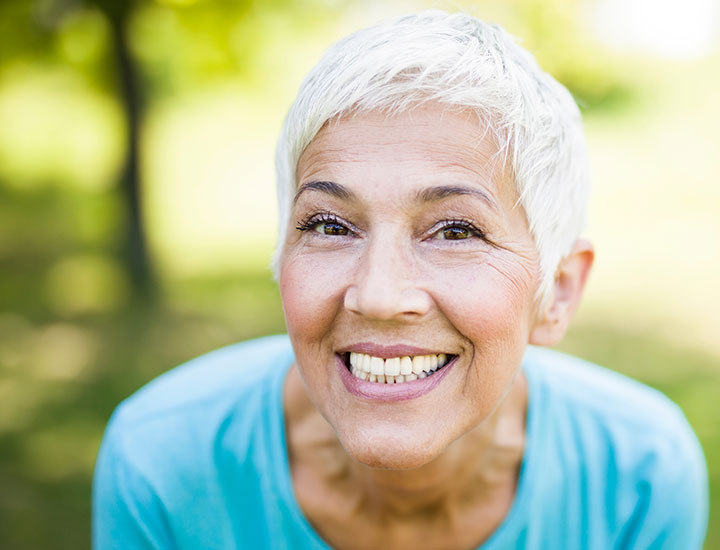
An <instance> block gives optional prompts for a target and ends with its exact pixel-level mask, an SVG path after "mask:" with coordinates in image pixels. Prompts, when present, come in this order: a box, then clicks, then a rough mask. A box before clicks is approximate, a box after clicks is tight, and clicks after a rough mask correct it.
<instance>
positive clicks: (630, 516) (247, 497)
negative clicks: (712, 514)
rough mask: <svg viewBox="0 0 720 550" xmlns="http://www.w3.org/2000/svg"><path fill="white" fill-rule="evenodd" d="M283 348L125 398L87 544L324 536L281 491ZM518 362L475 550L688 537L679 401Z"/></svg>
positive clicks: (698, 476)
mask: <svg viewBox="0 0 720 550" xmlns="http://www.w3.org/2000/svg"><path fill="white" fill-rule="evenodd" d="M293 361H294V356H293V351H292V348H291V346H290V342H289V340H288V338H287V337H286V336H273V337H269V338H263V339H260V340H255V341H251V342H245V343H241V344H236V345H233V346H230V347H227V348H223V349H220V350H217V351H215V352H212V353H209V354H207V355H204V356H202V357H199V358H197V359H195V360H193V361H190V362H189V363H187V364H185V365H183V366H181V367H178V368H176V369H174V370H172V371H170V372H168V373H166V374H164V375H162V376H160V377H159V378H157V379H156V380H155V381H153V382H151V383H150V384H148V385H147V386H146V387H145V388H143V389H142V390H140V391H139V392H137V393H136V394H135V395H133V396H132V397H130V398H129V399H127V400H126V401H125V402H123V403H122V404H121V405H120V406H119V407H118V409H117V411H116V412H115V414H114V415H113V418H112V420H111V422H110V425H109V427H108V429H107V431H106V434H105V437H104V440H103V443H102V446H101V449H100V454H99V456H98V460H97V465H96V470H95V480H94V486H93V546H94V548H95V549H96V550H105V549H110V548H118V549H133V550H139V549H143V548H179V549H192V550H197V549H232V548H248V549H263V548H268V549H273V550H279V549H283V548H288V549H305V548H308V549H327V548H329V546H328V545H327V543H325V542H324V541H323V540H322V538H321V537H320V536H319V535H318V534H317V532H316V531H315V530H314V529H313V527H312V525H310V523H309V522H308V520H307V519H306V518H305V517H304V516H303V513H302V510H301V509H300V507H299V506H298V503H297V501H296V499H295V495H294V493H293V488H292V481H291V477H290V468H289V463H288V457H287V450H286V443H285V431H284V419H283V404H282V391H283V382H284V379H285V375H286V373H287V370H288V368H289V366H290V365H291V364H292V362H293ZM523 369H524V372H525V374H526V376H527V380H528V388H529V404H528V418H527V439H526V447H525V451H524V457H523V463H522V467H521V471H520V478H519V482H518V487H517V492H516V494H515V498H514V501H513V504H512V506H511V508H510V511H509V512H508V514H507V516H506V517H505V519H504V521H503V523H502V524H501V525H500V526H499V527H498V528H497V530H496V531H495V532H494V533H493V534H492V536H491V537H490V538H489V539H488V540H487V541H485V543H484V544H483V545H482V546H481V547H480V548H481V549H482V550H508V549H513V550H515V549H539V550H546V549H579V550H588V549H598V550H608V549H641V548H642V549H645V548H653V549H654V548H663V549H673V550H675V549H683V550H695V549H698V548H701V546H702V541H703V538H704V536H705V530H706V527H707V512H708V495H707V471H706V467H705V462H704V458H703V455H702V451H701V449H700V446H699V444H698V441H697V439H696V437H695V435H694V434H693V432H692V430H691V429H690V427H689V426H688V423H687V421H686V420H685V418H684V416H683V414H682V412H681V411H680V410H679V409H678V407H677V406H675V405H674V404H673V403H672V402H670V401H669V400H668V399H667V398H666V397H664V396H663V395H662V394H660V393H659V392H657V391H655V390H653V389H650V388H647V387H645V386H643V385H642V384H640V383H638V382H635V381H632V380H630V379H628V378H625V377H623V376H621V375H619V374H616V373H613V372H611V371H608V370H605V369H603V368H601V367H598V366H595V365H592V364H589V363H587V362H585V361H581V360H579V359H576V358H573V357H569V356H567V355H563V354H561V353H558V352H555V351H550V350H545V349H537V348H532V347H530V348H528V351H527V353H526V355H525V359H524V361H523Z"/></svg>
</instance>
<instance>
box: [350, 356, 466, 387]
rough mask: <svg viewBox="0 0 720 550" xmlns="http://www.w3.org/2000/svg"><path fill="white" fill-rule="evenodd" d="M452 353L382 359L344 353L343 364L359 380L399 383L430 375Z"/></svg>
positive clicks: (446, 361)
mask: <svg viewBox="0 0 720 550" xmlns="http://www.w3.org/2000/svg"><path fill="white" fill-rule="evenodd" d="M454 357H455V356H454V355H449V354H445V353H438V354H428V355H414V356H408V355H406V356H403V357H390V358H386V359H383V358H381V357H375V356H373V355H368V354H366V353H359V352H350V353H346V354H344V357H343V359H344V361H345V366H346V367H347V368H348V370H349V371H350V372H351V373H352V375H353V376H355V377H356V378H359V379H360V380H365V381H368V382H375V383H379V384H401V383H404V382H412V381H413V380H419V379H422V378H426V377H428V376H432V375H433V374H435V373H436V372H437V371H438V370H440V369H442V368H443V367H444V366H445V365H447V364H448V363H449V362H450V361H452V359H453V358H454Z"/></svg>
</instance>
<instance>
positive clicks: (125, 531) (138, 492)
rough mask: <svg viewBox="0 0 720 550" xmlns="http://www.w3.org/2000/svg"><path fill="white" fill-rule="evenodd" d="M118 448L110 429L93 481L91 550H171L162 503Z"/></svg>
mask: <svg viewBox="0 0 720 550" xmlns="http://www.w3.org/2000/svg"><path fill="white" fill-rule="evenodd" d="M119 447H120V446H119V445H118V442H117V438H116V436H115V435H114V430H112V429H110V428H109V429H108V432H107V433H106V435H105V438H104V440H103V443H102V445H101V447H100V452H99V454H98V459H97V462H96V465H95V476H94V480H93V503H92V516H93V517H92V544H93V549H94V550H111V549H112V550H115V549H128V548H133V549H137V550H144V549H166V548H173V547H174V544H173V542H172V538H171V536H170V529H169V527H168V522H167V515H166V513H165V508H164V506H163V504H162V501H161V500H160V498H159V497H158V495H157V494H156V492H155V491H154V490H153V487H152V485H151V483H150V482H149V481H148V480H147V479H145V477H144V476H143V475H142V473H141V472H140V471H138V469H137V468H134V467H133V465H132V463H131V461H130V460H128V457H126V456H123V453H122V452H120V450H119Z"/></svg>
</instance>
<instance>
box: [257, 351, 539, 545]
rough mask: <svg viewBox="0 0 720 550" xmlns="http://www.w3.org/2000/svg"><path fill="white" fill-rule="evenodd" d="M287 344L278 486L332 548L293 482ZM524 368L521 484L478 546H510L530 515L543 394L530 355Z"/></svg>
mask: <svg viewBox="0 0 720 550" xmlns="http://www.w3.org/2000/svg"><path fill="white" fill-rule="evenodd" d="M288 346H289V348H290V349H289V350H288V351H287V354H286V355H284V356H283V357H282V358H281V362H282V368H280V369H278V370H277V375H276V376H275V380H274V384H273V386H274V387H273V388H272V394H273V395H272V396H271V399H272V401H273V403H272V404H271V410H272V416H273V418H272V419H271V422H272V423H273V428H274V430H273V432H274V433H275V434H277V437H276V441H275V442H273V445H277V447H276V448H277V449H280V452H279V453H271V456H278V455H279V461H280V463H279V464H278V468H277V469H276V471H278V473H279V476H278V478H276V490H277V491H278V493H279V494H281V495H282V496H283V499H284V501H285V504H286V507H287V510H289V512H290V513H291V514H292V516H293V518H294V519H295V521H296V522H297V524H298V525H300V526H301V529H302V530H303V531H304V534H305V535H306V536H307V537H309V538H310V539H312V541H313V542H314V543H315V544H316V545H318V546H319V547H322V548H325V549H328V550H329V549H331V547H330V546H329V545H328V543H327V542H326V541H325V540H324V539H323V538H322V537H321V536H320V535H319V534H318V532H317V531H316V530H315V528H314V527H313V526H312V524H311V523H310V521H309V520H308V519H307V517H305V514H304V513H303V511H302V509H301V508H300V504H299V503H298V501H297V497H296V495H295V489H294V487H293V483H292V475H291V472H290V460H289V456H288V448H287V437H286V433H285V428H286V425H285V415H284V403H283V388H284V385H285V379H286V377H287V374H288V371H289V370H290V367H291V366H292V365H293V363H294V362H295V355H294V352H293V351H292V347H290V344H289V342H288ZM521 368H522V369H523V372H524V373H525V376H526V378H527V391H528V405H527V413H526V419H525V426H526V427H525V449H524V450H523V458H522V463H521V465H520V474H519V476H518V485H517V489H516V490H515V496H514V497H513V501H512V504H511V505H510V510H509V511H508V513H507V515H506V516H505V518H504V519H503V521H502V523H500V525H499V526H498V527H497V529H495V531H494V532H493V533H492V534H491V535H490V537H489V538H488V539H487V540H485V541H484V542H483V543H482V544H481V545H480V546H478V547H477V550H495V549H498V550H499V549H500V548H508V547H509V546H508V544H510V545H512V544H513V541H514V540H516V539H517V537H518V536H519V535H520V532H521V531H522V529H523V527H524V523H525V522H524V521H523V519H522V518H523V517H527V509H528V506H529V502H530V495H531V494H532V483H533V480H535V479H536V473H535V464H536V463H537V461H538V453H539V444H540V439H541V438H540V437H539V433H538V431H539V429H540V426H539V424H540V422H539V418H538V417H539V414H540V411H541V410H542V409H541V404H540V400H541V399H542V396H541V391H540V388H539V380H537V379H536V374H535V372H534V369H531V368H529V365H528V361H527V355H526V357H525V358H524V359H523V363H522V366H521Z"/></svg>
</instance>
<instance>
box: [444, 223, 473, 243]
mask: <svg viewBox="0 0 720 550" xmlns="http://www.w3.org/2000/svg"><path fill="white" fill-rule="evenodd" d="M439 235H442V236H439V237H438V238H440V239H445V240H447V241H459V240H462V239H468V238H470V231H469V230H468V229H467V228H465V227H458V226H452V227H446V228H445V229H443V230H442V231H440V234H439Z"/></svg>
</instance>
